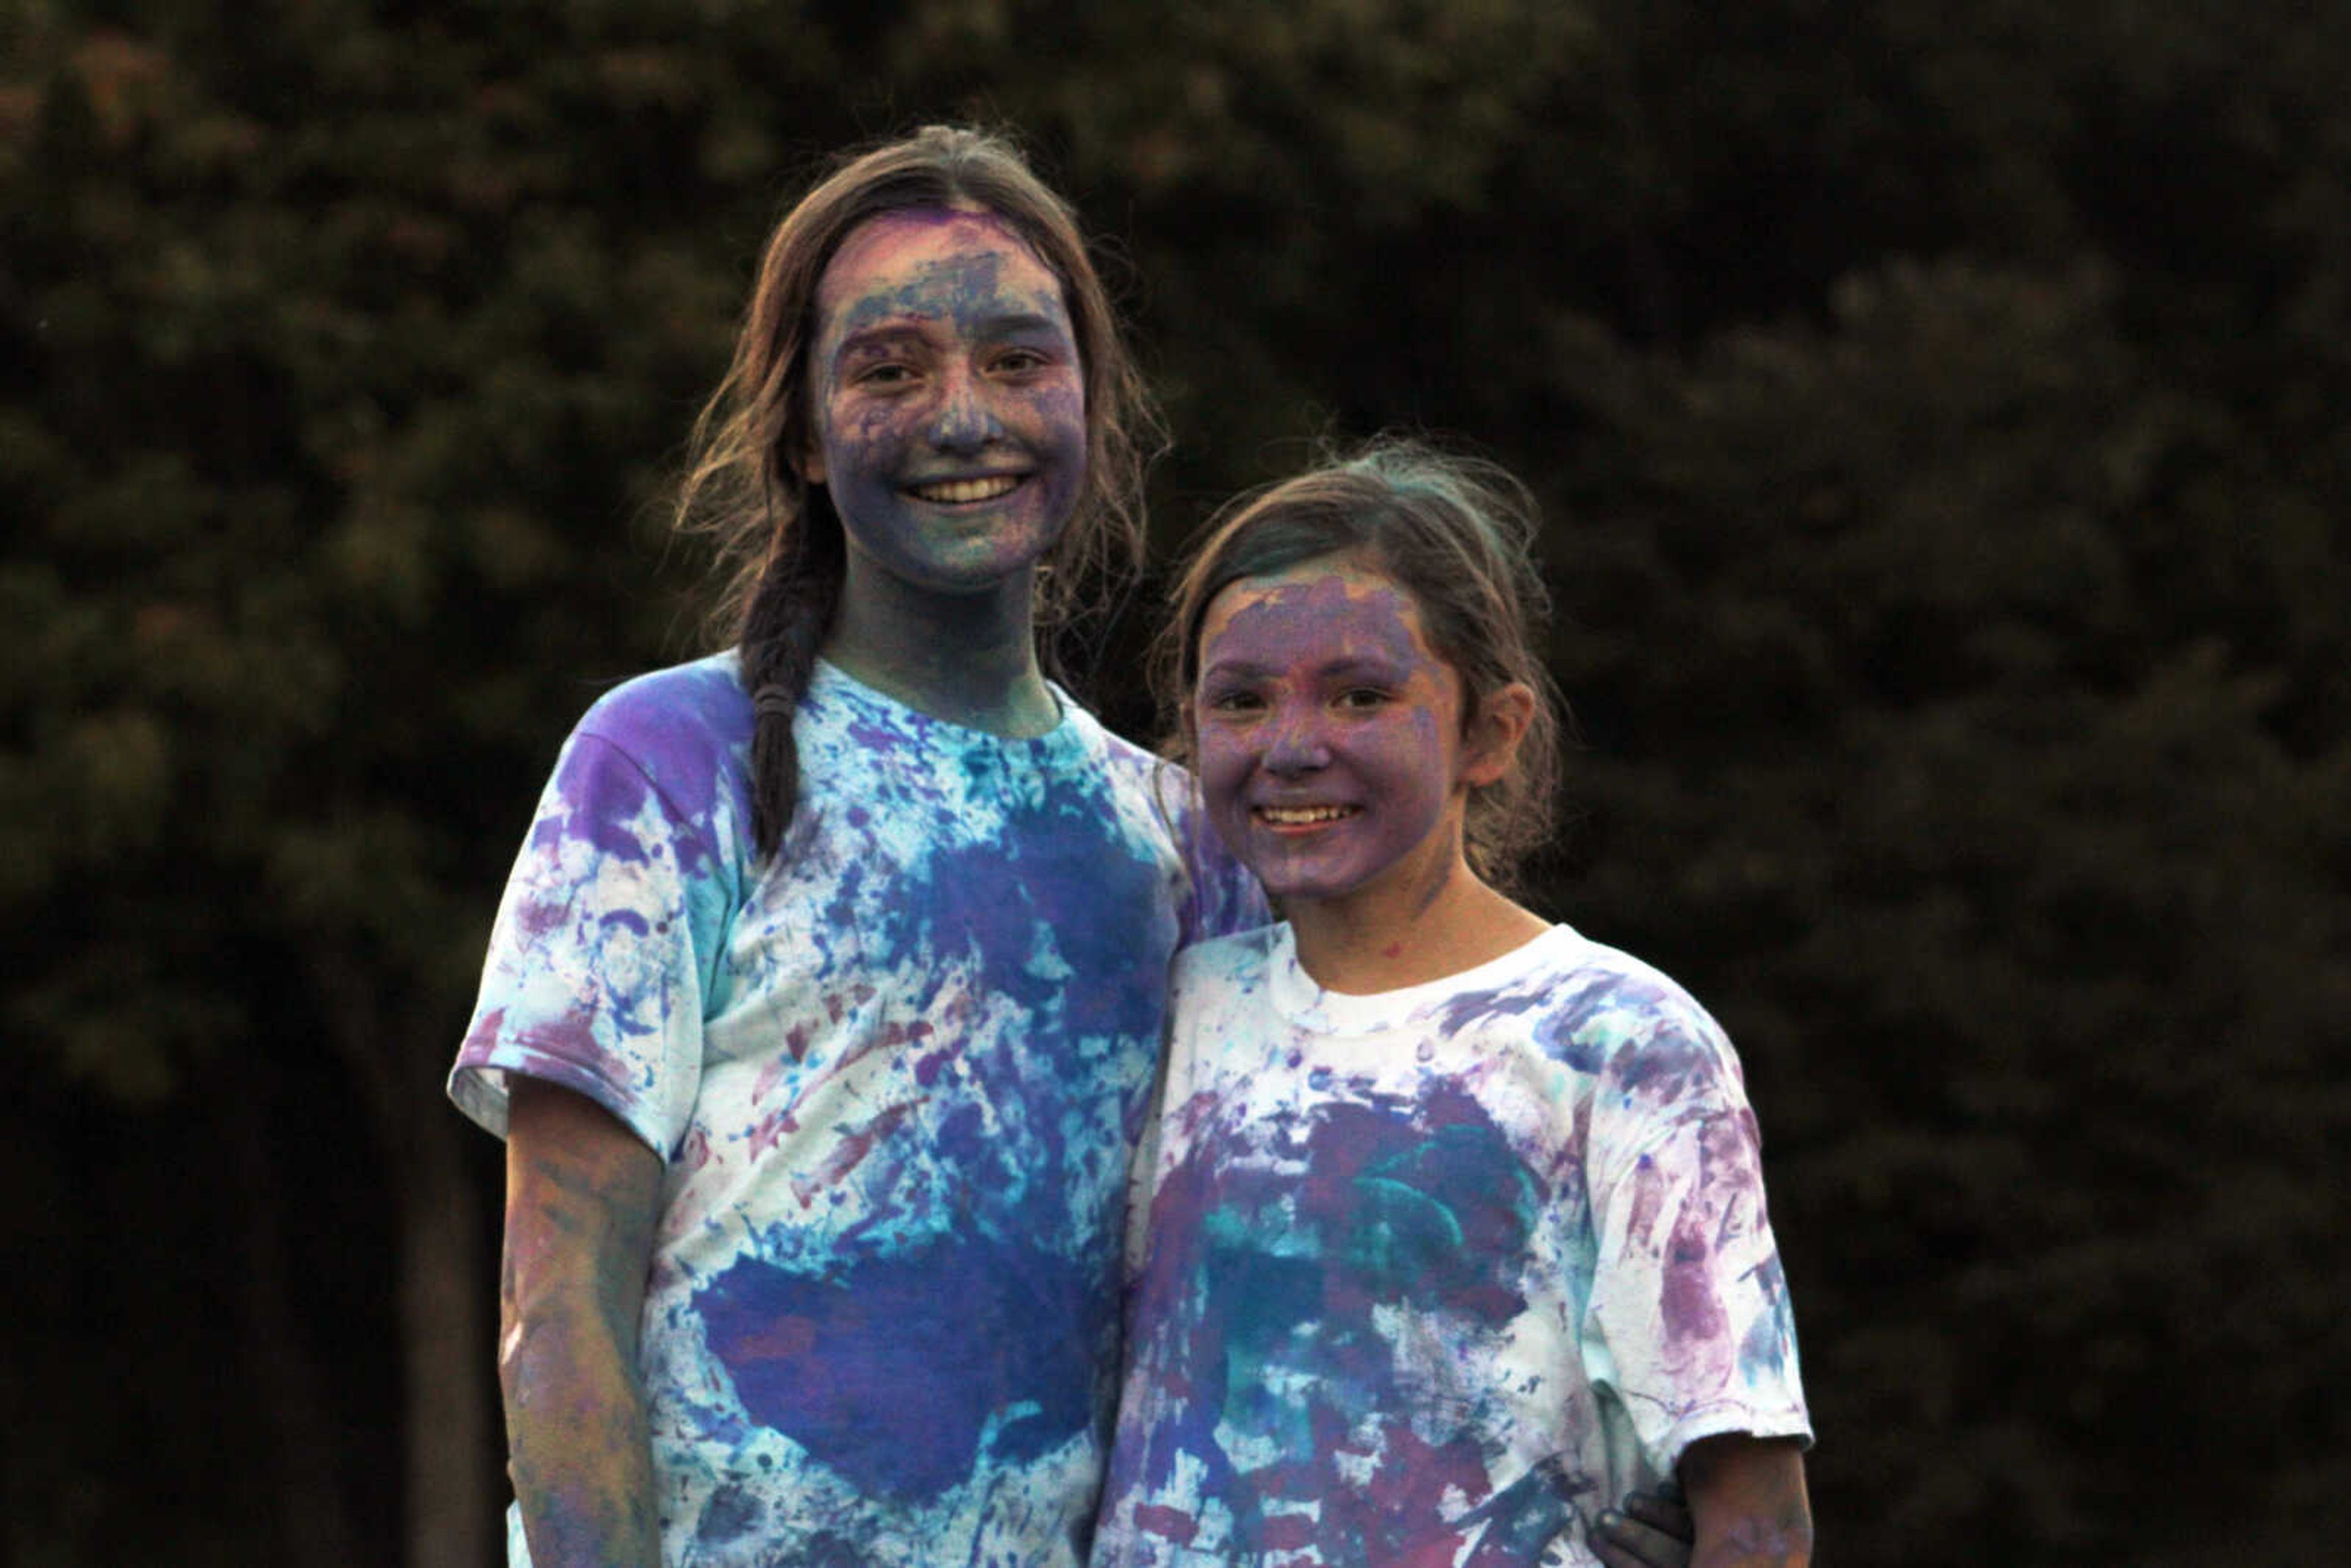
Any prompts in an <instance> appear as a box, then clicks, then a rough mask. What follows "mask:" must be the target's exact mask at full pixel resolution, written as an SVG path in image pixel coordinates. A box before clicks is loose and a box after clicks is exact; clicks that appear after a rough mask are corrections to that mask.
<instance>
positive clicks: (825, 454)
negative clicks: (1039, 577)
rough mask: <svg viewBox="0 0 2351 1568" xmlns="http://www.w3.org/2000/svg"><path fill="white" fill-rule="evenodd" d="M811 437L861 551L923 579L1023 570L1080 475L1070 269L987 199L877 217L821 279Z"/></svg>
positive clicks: (954, 584)
mask: <svg viewBox="0 0 2351 1568" xmlns="http://www.w3.org/2000/svg"><path fill="white" fill-rule="evenodd" d="M809 367H810V395H811V397H812V399H813V400H814V408H815V415H816V418H815V427H816V430H815V434H816V450H814V451H813V452H811V453H810V454H809V455H807V459H806V461H807V465H808V466H807V473H808V477H809V478H810V481H812V482H814V483H820V484H822V485H824V486H826V488H827V489H828V490H829V491H830V492H831V497H832V503H833V507H834V509H835V510H836V511H837V512H839V514H840V516H841V527H842V528H844V529H845V530H846V531H847V533H848V536H849V541H850V546H851V549H852V554H853V555H854V556H857V557H861V558H862V559H864V560H865V561H867V562H869V563H870V564H872V566H874V567H877V568H879V569H880V570H883V571H884V572H887V573H889V574H890V575H892V576H893V577H896V578H898V579H900V580H903V581H904V582H907V583H910V584H912V585H914V586H915V587H917V588H920V589H923V590H925V591H932V592H954V593H968V592H974V591H980V590H984V589H987V588H992V587H997V586H999V585H1001V584H1003V583H1005V582H1007V581H1008V580H1013V579H1014V578H1016V577H1018V576H1019V575H1021V574H1024V573H1026V572H1027V571H1028V570H1029V569H1030V568H1032V567H1034V566H1035V565H1036V564H1037V562H1038V561H1039V560H1040V559H1043V557H1044V556H1045V554H1046V552H1047V551H1049V550H1050V549H1051V548H1052V546H1053V543H1054V541H1055V540H1057V539H1058V538H1061V530H1062V528H1065V527H1066V526H1067V525H1068V523H1069V520H1070V514H1071V511H1072V510H1073V509H1074V507H1075V506H1076V503H1077V498H1078V495H1079V492H1080V490H1081V487H1082V486H1083V484H1084V480H1085V474H1086V400H1085V377H1084V372H1083V367H1082V366H1081V364H1080V362H1079V357H1078V347H1077V337H1076V333H1075V332H1074V330H1073V329H1071V324H1070V315H1069V310H1068V308H1067V306H1066V304H1065V303H1064V301H1063V299H1062V295H1061V282H1060V280H1059V279H1058V278H1056V277H1054V276H1053V273H1052V271H1051V269H1050V268H1049V267H1046V266H1045V265H1044V263H1043V262H1041V261H1040V260H1039V259H1038V257H1037V256H1036V253H1035V252H1033V251H1031V250H1030V249H1029V246H1027V245H1026V244H1024V243H1023V242H1022V241H1021V240H1020V238H1019V236H1018V235H1016V234H1014V233H1013V231H1012V230H1011V229H1010V228H1009V227H1008V225H1006V224H1005V223H1004V222H1003V221H1002V220H1001V219H1000V218H998V217H997V216H996V215H995V214H990V213H985V212H967V211H964V210H961V209H953V210H950V209H945V208H939V209H916V210H912V211H905V212H895V213H890V214H884V215H883V216H881V217H877V218H873V219H871V220H869V221H868V222H867V223H865V224H864V225H862V226H860V227H859V228H857V229H856V230H854V231H853V232H852V234H851V235H850V236H849V238H848V239H847V240H846V241H844V242H843V243H842V245H841V248H840V250H839V251H837V252H836V253H834V256H833V258H832V260H831V263H830V264H829V265H828V266H827V267H825V270H824V277H823V279H822V281H821V282H820V284H819V286H818V288H817V329H816V334H815V340H814V341H813V342H812V343H811V344H810V350H809Z"/></svg>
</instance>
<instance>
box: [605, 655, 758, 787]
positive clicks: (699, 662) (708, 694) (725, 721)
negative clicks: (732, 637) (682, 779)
mask: <svg viewBox="0 0 2351 1568" xmlns="http://www.w3.org/2000/svg"><path fill="white" fill-rule="evenodd" d="M740 668H741V666H740V664H738V662H737V658H736V655H735V653H734V651H733V650H732V649H729V650H727V651H726V652H725V653H712V654H710V655H708V656H707V657H705V658H700V659H695V660H693V661H691V662H689V663H687V664H672V665H671V666H670V667H669V668H667V669H664V670H653V671H649V672H647V673H646V674H642V675H637V676H634V677H632V678H631V679H629V680H626V681H623V682H622V683H621V684H620V685H617V686H614V687H613V688H612V689H611V691H609V692H606V693H605V694H604V695H602V696H601V697H598V698H597V699H596V701H595V702H594V703H593V704H591V705H590V706H589V709H588V711H587V713H586V714H585V715H584V716H582V717H581V718H580V725H579V727H578V729H577V730H576V731H575V733H576V734H580V735H590V736H594V737H596V738H597V739H599V740H601V741H603V742H605V743H606V744H607V745H610V746H612V747H617V748H618V749H620V750H622V751H626V752H628V753H630V754H631V755H632V756H637V757H640V758H645V759H648V760H657V759H659V758H662V757H664V756H665V755H667V754H669V753H671V752H674V751H677V750H680V749H694V748H707V747H711V746H713V745H718V746H726V745H731V744H736V743H738V742H741V741H745V740H747V739H748V738H749V737H750V733H751V698H750V695H749V694H748V693H747V692H745V691H744V689H743V680H742V676H741V674H740V673H739V672H740Z"/></svg>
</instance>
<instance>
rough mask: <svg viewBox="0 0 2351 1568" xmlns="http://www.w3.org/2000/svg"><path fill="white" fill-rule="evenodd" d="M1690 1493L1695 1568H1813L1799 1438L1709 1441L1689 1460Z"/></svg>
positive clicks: (1685, 1462) (1684, 1461) (1732, 1436)
mask: <svg viewBox="0 0 2351 1568" xmlns="http://www.w3.org/2000/svg"><path fill="white" fill-rule="evenodd" d="M1679 1473H1680V1476H1681V1485H1682V1492H1683V1495H1684V1496H1685V1497H1687V1499H1688V1500H1689V1511H1690V1515H1691V1518H1692V1520H1693V1521H1695V1522H1696V1524H1697V1526H1698V1543H1697V1547H1696V1550H1695V1551H1693V1552H1692V1553H1691V1555H1690V1564H1691V1568H1806V1565H1807V1564H1809V1563H1811V1562H1812V1560H1813V1509H1812V1502H1811V1500H1810V1499H1809V1498H1808V1497H1807V1496H1806V1495H1805V1491H1804V1456H1803V1451H1802V1447H1801V1446H1800V1445H1799V1443H1798V1441H1797V1439H1795V1438H1793V1437H1749V1436H1748V1435H1746V1434H1745V1433H1743V1432H1735V1433H1726V1434H1723V1435H1721V1436H1718V1437H1701V1438H1699V1439H1698V1441H1697V1442H1695V1443H1692V1444H1691V1445H1690V1446H1689V1447H1688V1448H1686V1449H1684V1450H1683V1452H1682V1458H1681V1464H1680V1466H1679Z"/></svg>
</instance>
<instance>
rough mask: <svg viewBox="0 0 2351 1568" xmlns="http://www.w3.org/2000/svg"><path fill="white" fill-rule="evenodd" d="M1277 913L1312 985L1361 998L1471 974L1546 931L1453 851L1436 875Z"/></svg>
mask: <svg viewBox="0 0 2351 1568" xmlns="http://www.w3.org/2000/svg"><path fill="white" fill-rule="evenodd" d="M1281 913H1282V915H1283V917H1284V918H1286V919H1287V920H1288V921H1289V922H1290V933H1291V936H1293V938H1294V939H1295V940H1296V942H1297V945H1298V962H1299V965H1300V967H1302V968H1304V969H1305V971H1306V972H1307V974H1309V975H1310V976H1311V977H1313V979H1314V983H1315V984H1316V985H1319V986H1321V987H1322V988H1324V989H1325V990H1332V991H1340V992H1344V993H1348V994H1353V995H1358V996H1364V995H1369V994H1371V993H1374V992H1377V991H1394V990H1401V989H1403V988H1405V987H1406V986H1418V985H1426V983H1427V982H1429V981H1431V980H1441V979H1443V978H1445V977H1447V975H1458V974H1460V973H1461V972H1462V971H1463V970H1465V969H1474V968H1476V967H1478V966H1479V965H1480V964H1485V963H1490V962H1491V961H1493V960H1494V959H1496V958H1499V957H1500V956H1502V955H1503V954H1505V953H1508V952H1510V951H1511V950H1512V949H1514V948H1517V947H1520V946H1525V945H1526V944H1527V943H1529V942H1531V941H1532V940H1534V938H1536V937H1537V936H1541V935H1542V934H1543V933H1544V932H1545V931H1547V930H1549V929H1550V923H1549V922H1547V921H1545V920H1544V919H1543V918H1542V917H1541V916H1540V915H1536V914H1535V913H1534V912H1532V911H1531V910H1529V909H1527V908H1526V907H1524V906H1523V905H1521V904H1516V903H1514V902H1512V901H1511V900H1510V898H1508V897H1506V896H1504V895H1503V894H1499V893H1498V892H1496V891H1495V890H1494V889H1493V888H1491V887H1489V886H1488V885H1487V884H1486V883H1483V882H1481V881H1479V877H1478V873H1475V872H1473V871H1471V870H1470V869H1469V862H1468V860H1466V859H1465V858H1463V857H1462V856H1460V855H1459V854H1458V853H1457V854H1456V855H1454V857H1453V858H1452V860H1451V862H1450V863H1449V864H1447V865H1446V866H1444V867H1443V868H1442V870H1441V873H1439V874H1437V875H1434V876H1428V877H1423V878H1419V879H1416V880H1411V881H1404V882H1401V883H1399V884H1398V885H1395V886H1393V887H1383V888H1366V889H1364V890H1363V891H1361V892H1359V893H1357V894H1353V895H1352V896H1350V897H1348V898H1345V899H1312V900H1309V899H1294V900H1290V901H1289V902H1288V903H1286V904H1284V905H1283V908H1282V911H1281Z"/></svg>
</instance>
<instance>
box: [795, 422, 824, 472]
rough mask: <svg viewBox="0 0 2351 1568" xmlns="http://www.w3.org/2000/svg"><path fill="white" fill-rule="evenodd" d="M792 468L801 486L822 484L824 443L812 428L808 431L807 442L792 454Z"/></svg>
mask: <svg viewBox="0 0 2351 1568" xmlns="http://www.w3.org/2000/svg"><path fill="white" fill-rule="evenodd" d="M792 467H793V468H794V469H796V470H797V471H798V472H799V476H800V483H801V484H803V485H821V484H823V483H824V472H825V470H824V442H823V441H822V440H821V439H820V438H819V436H818V434H817V433H816V430H815V428H814V426H812V425H811V426H810V430H809V433H808V440H807V442H806V443H805V444H803V445H802V446H801V447H800V449H799V451H798V452H797V453H794V454H792Z"/></svg>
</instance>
